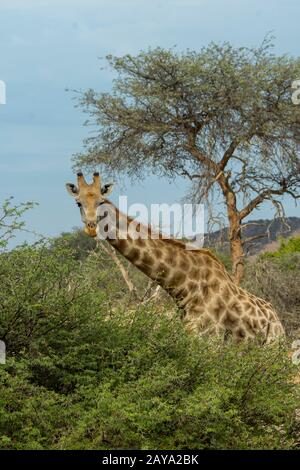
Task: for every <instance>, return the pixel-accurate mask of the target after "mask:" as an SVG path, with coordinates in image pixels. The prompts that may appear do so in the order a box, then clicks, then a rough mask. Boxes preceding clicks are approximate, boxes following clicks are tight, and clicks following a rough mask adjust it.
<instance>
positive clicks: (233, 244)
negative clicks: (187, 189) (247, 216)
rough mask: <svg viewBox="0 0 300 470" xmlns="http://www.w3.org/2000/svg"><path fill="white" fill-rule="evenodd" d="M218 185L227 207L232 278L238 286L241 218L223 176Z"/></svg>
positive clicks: (241, 257)
mask: <svg viewBox="0 0 300 470" xmlns="http://www.w3.org/2000/svg"><path fill="white" fill-rule="evenodd" d="M219 184H220V186H221V188H222V191H223V194H224V196H225V200H226V206H227V215H228V220H229V234H228V235H229V244H230V253H231V259H232V273H233V278H234V281H235V282H236V283H237V284H240V282H241V280H242V278H243V275H244V248H243V241H242V233H241V217H240V213H239V211H238V209H237V204H236V196H235V194H234V192H233V191H232V189H231V187H230V185H229V183H228V180H227V179H226V178H225V177H224V175H223V177H221V178H220V181H219Z"/></svg>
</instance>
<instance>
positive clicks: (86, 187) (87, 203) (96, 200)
mask: <svg viewBox="0 0 300 470" xmlns="http://www.w3.org/2000/svg"><path fill="white" fill-rule="evenodd" d="M112 187H113V184H105V185H104V186H103V187H101V179H100V175H99V173H94V176H93V182H92V183H91V184H88V183H87V182H86V181H85V179H84V176H83V174H82V173H81V172H80V173H77V186H75V184H72V183H67V184H66V188H67V191H68V193H69V194H71V196H72V197H74V198H75V201H76V204H77V206H78V207H79V209H80V215H81V220H82V222H83V223H84V224H85V232H86V233H87V234H88V235H89V236H90V237H96V235H97V232H96V228H97V208H98V207H99V206H100V205H101V204H103V203H104V202H105V201H106V197H107V196H108V195H109V194H110V193H111V191H112Z"/></svg>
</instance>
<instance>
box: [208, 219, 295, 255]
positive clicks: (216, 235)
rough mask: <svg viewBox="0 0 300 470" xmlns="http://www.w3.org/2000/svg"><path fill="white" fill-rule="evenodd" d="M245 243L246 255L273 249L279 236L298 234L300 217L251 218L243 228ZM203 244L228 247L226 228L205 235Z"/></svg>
mask: <svg viewBox="0 0 300 470" xmlns="http://www.w3.org/2000/svg"><path fill="white" fill-rule="evenodd" d="M243 235H244V238H246V239H249V242H248V243H247V253H248V255H250V256H251V255H256V254H258V253H260V252H262V251H273V250H276V249H277V247H278V239H279V238H280V237H292V236H297V235H298V236H300V218H299V217H287V218H286V219H285V220H282V219H280V218H277V219H273V220H268V219H258V220H251V221H250V222H248V223H247V224H245V228H244V229H243ZM204 246H210V247H213V246H215V247H217V248H218V249H220V248H221V249H223V250H226V249H227V248H228V228H224V229H223V230H218V231H216V232H213V233H211V234H209V235H208V234H207V235H206V236H205V243H204Z"/></svg>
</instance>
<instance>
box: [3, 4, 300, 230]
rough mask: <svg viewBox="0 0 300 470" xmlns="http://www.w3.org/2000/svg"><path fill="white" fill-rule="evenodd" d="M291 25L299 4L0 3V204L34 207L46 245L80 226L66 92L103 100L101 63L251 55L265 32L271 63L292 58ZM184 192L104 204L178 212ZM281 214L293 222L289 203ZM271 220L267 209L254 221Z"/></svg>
mask: <svg viewBox="0 0 300 470" xmlns="http://www.w3.org/2000/svg"><path fill="white" fill-rule="evenodd" d="M299 18H300V2H299V1H298V0H286V1H285V2H283V1H282V0H265V1H264V2H261V0H260V1H258V0H249V1H248V0H152V1H151V2H149V1H148V0H110V1H107V0H105V1H103V0H97V1H96V0H0V24H1V27H0V80H4V81H5V83H6V87H7V104H6V105H1V106H0V201H1V200H3V199H4V198H5V197H8V196H10V195H13V196H14V197H15V199H16V201H27V200H31V201H37V202H38V203H39V207H38V208H37V209H35V210H34V211H32V212H31V213H30V214H29V215H28V217H27V219H28V224H29V226H30V227H32V228H34V229H35V230H36V231H38V232H40V233H44V234H46V235H55V234H58V233H60V232H61V231H63V230H70V229H71V228H72V227H73V226H75V225H80V221H79V214H78V210H77V209H76V207H75V205H74V203H73V202H72V200H71V198H70V197H68V195H67V193H66V191H65V188H64V184H65V182H66V181H73V180H74V178H73V173H72V169H71V157H72V154H74V153H76V152H78V151H80V150H81V148H82V139H83V137H84V136H86V135H87V133H88V129H87V128H84V127H83V125H82V124H83V122H84V119H85V116H84V115H83V114H82V113H81V111H80V109H75V108H74V102H73V101H72V93H70V92H66V91H65V89H66V88H71V89H82V90H84V89H86V88H90V87H91V88H95V89H96V90H98V91H106V90H109V89H110V86H111V79H112V75H111V71H110V70H108V69H104V70H101V69H100V67H101V65H103V63H101V62H100V60H99V59H98V58H99V57H103V56H105V55H106V54H115V55H122V54H125V53H132V54H134V53H137V52H138V51H139V50H140V49H145V48H148V47H155V46H162V47H172V46H174V45H176V46H177V48H178V50H184V49H186V48H191V49H196V50H197V49H199V48H200V47H201V46H203V45H206V44H208V43H209V42H210V41H216V42H223V41H230V42H231V43H233V44H234V45H236V46H252V45H257V44H259V43H260V42H261V41H262V39H263V38H264V36H265V35H266V33H267V32H270V31H272V32H273V34H274V35H275V36H276V42H275V46H276V52H277V53H279V54H282V53H289V54H292V55H299V43H300V41H299ZM295 78H300V77H295ZM185 188H186V183H185V182H182V181H179V180H178V181H177V182H175V183H173V184H169V183H168V182H166V181H164V180H158V179H156V178H152V177H151V178H147V179H146V180H145V181H143V182H142V183H141V184H140V185H134V186H133V185H132V184H130V183H129V182H125V186H124V187H123V188H116V190H115V192H114V196H113V197H112V200H114V201H117V196H118V194H119V193H126V194H127V195H128V198H129V203H132V202H143V201H144V202H146V203H147V204H149V203H150V202H156V203H157V202H176V201H178V200H180V198H181V197H182V196H183V195H184V192H185ZM285 206H286V209H287V213H288V214H289V215H299V212H300V211H299V208H295V207H294V203H293V202H288V201H287V202H286V205H285ZM270 216H271V213H270V208H269V207H265V208H263V209H261V210H260V211H259V213H254V217H259V218H263V217H270Z"/></svg>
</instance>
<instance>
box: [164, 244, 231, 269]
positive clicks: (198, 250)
mask: <svg viewBox="0 0 300 470" xmlns="http://www.w3.org/2000/svg"><path fill="white" fill-rule="evenodd" d="M164 241H165V242H167V243H170V244H171V245H174V246H177V247H178V248H181V249H182V250H186V244H185V243H184V242H183V241H182V240H178V239H176V238H165V239H164ZM191 251H193V253H199V254H202V255H207V256H210V257H211V258H212V259H213V260H215V261H216V262H217V263H218V264H219V265H220V266H221V267H222V268H223V269H225V267H224V264H223V263H222V261H221V260H220V259H219V258H217V256H215V255H214V254H213V253H212V252H211V250H208V249H206V248H196V249H195V250H191Z"/></svg>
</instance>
